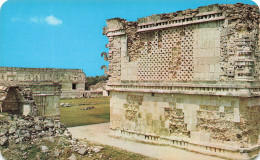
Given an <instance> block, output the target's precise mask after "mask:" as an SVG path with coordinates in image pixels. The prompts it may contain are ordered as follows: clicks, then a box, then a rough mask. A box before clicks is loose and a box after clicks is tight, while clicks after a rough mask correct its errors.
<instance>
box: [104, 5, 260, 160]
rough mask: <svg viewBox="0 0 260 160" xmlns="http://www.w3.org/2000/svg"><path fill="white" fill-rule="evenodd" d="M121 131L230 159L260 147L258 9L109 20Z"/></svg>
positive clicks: (115, 114) (115, 111) (216, 8)
mask: <svg viewBox="0 0 260 160" xmlns="http://www.w3.org/2000/svg"><path fill="white" fill-rule="evenodd" d="M103 33H104V34H105V35H106V36H107V37H108V40H109V43H108V44H107V47H108V48H109V49H110V50H109V52H108V53H107V54H105V53H102V55H105V59H107V60H108V61H109V66H108V70H107V71H106V73H107V74H108V75H110V79H109V80H108V83H107V90H108V91H109V92H110V94H111V101H110V114H111V119H110V120H111V121H110V128H111V131H112V133H114V135H118V136H125V137H129V138H135V139H137V140H142V141H148V142H154V143H158V144H169V145H172V146H176V147H179V148H184V149H188V150H191V151H196V152H200V153H203V154H209V155H214V156H220V157H224V158H230V159H250V158H252V157H255V156H256V155H257V154H258V153H259V149H260V136H259V135H260V129H259V128H260V83H259V79H260V74H259V67H260V64H259V56H260V55H259V54H260V52H259V8H258V7H257V6H253V5H244V4H241V3H240V4H234V5H218V4H216V5H210V6H204V7H199V8H197V9H192V10H191V9H189V10H185V11H178V12H174V13H169V14H160V15H152V16H148V17H144V18H139V19H138V21H137V22H127V21H126V20H124V19H120V18H114V19H108V20H107V27H104V32H103Z"/></svg>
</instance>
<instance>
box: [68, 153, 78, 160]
mask: <svg viewBox="0 0 260 160" xmlns="http://www.w3.org/2000/svg"><path fill="white" fill-rule="evenodd" d="M68 159H69V160H77V158H76V156H75V155H74V154H72V155H71V156H70V157H69V158H68Z"/></svg>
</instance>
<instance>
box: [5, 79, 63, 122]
mask: <svg viewBox="0 0 260 160" xmlns="http://www.w3.org/2000/svg"><path fill="white" fill-rule="evenodd" d="M60 95H61V85H60V84H40V85H39V84H34V85H30V86H0V112H7V113H10V114H19V115H25V116H49V117H55V118H58V117H59V116H60V110H59V106H60Z"/></svg>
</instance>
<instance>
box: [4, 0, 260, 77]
mask: <svg viewBox="0 0 260 160" xmlns="http://www.w3.org/2000/svg"><path fill="white" fill-rule="evenodd" d="M237 2H242V3H247V4H255V3H254V2H253V1H249V0H109V1H108V0H8V1H7V2H6V3H4V5H3V6H2V8H1V11H0V66H7V67H37V68H45V67H49V68H78V69H83V70H84V72H85V73H86V74H87V76H96V75H103V74H104V71H103V70H101V69H100V67H101V66H102V65H104V64H105V65H108V62H105V61H104V60H103V58H101V56H100V54H101V53H102V52H104V51H105V52H107V51H108V49H107V48H106V47H105V45H106V44H107V43H108V40H107V38H106V37H105V36H104V35H102V28H103V26H105V25H106V19H110V18H115V17H120V18H124V19H127V20H128V21H136V20H137V18H141V17H145V16H149V15H152V14H160V13H169V12H175V11H178V10H185V9H189V8H190V9H194V8H197V7H199V6H204V5H209V4H215V3H219V4H223V3H232V4H233V3H237Z"/></svg>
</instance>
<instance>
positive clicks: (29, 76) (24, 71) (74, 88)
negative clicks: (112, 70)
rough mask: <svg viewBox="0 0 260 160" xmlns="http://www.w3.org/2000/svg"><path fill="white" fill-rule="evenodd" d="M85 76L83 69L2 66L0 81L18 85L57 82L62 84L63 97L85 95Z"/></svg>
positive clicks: (0, 68)
mask: <svg viewBox="0 0 260 160" xmlns="http://www.w3.org/2000/svg"><path fill="white" fill-rule="evenodd" d="M85 78H86V75H85V73H84V72H83V70H81V69H56V68H15V67H0V83H4V84H7V83H8V84H7V85H9V84H12V85H13V84H15V85H17V86H18V85H30V84H39V83H40V84H42V83H46V82H57V83H60V84H61V85H62V88H61V90H62V94H61V98H79V97H83V96H84V91H85V82H86V80H85Z"/></svg>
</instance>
